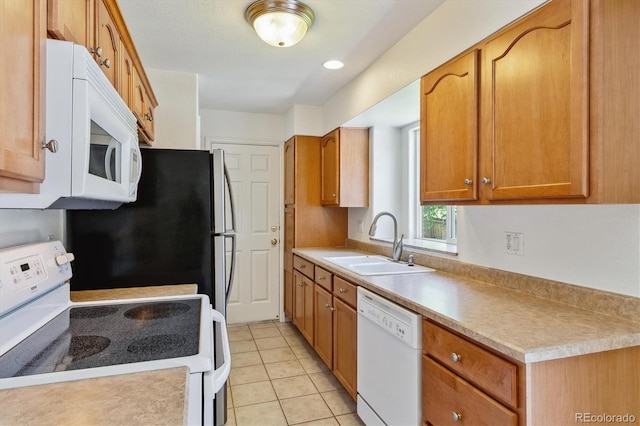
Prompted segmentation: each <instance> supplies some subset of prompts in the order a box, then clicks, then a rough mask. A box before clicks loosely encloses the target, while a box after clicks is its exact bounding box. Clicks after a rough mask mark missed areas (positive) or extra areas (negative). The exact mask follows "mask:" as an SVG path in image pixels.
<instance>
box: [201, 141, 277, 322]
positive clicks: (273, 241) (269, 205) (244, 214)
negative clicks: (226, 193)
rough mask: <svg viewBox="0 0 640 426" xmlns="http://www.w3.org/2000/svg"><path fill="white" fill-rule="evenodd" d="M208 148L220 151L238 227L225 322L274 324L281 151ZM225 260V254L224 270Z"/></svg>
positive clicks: (230, 146) (229, 146) (254, 147)
mask: <svg viewBox="0 0 640 426" xmlns="http://www.w3.org/2000/svg"><path fill="white" fill-rule="evenodd" d="M211 147H212V148H220V149H223V150H224V156H225V162H226V165H227V169H228V171H229V177H230V179H231V187H232V190H233V196H234V201H235V208H236V226H237V228H238V229H236V232H237V237H236V239H237V247H236V268H235V277H234V282H233V288H232V291H231V295H230V296H229V304H228V306H227V322H229V323H241V322H250V321H262V320H268V319H276V318H278V317H279V314H280V239H279V235H280V214H279V206H280V202H279V200H280V148H279V147H277V146H259V145H236V144H215V143H214V144H212V146H211ZM230 223H231V220H230V216H229V212H228V213H227V224H228V225H229V224H230ZM230 246H231V244H227V250H230V249H231V247H230ZM230 261H231V254H230V253H229V252H228V253H227V265H229V264H230Z"/></svg>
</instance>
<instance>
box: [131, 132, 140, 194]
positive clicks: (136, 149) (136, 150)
mask: <svg viewBox="0 0 640 426" xmlns="http://www.w3.org/2000/svg"><path fill="white" fill-rule="evenodd" d="M133 147H134V150H133V152H132V153H131V157H132V158H133V156H136V157H137V159H138V161H136V178H135V180H134V181H133V182H131V184H130V185H129V194H133V193H134V191H135V190H136V188H137V187H138V184H139V183H140V178H141V177H142V152H140V148H139V147H138V144H137V143H136V144H134V145H133Z"/></svg>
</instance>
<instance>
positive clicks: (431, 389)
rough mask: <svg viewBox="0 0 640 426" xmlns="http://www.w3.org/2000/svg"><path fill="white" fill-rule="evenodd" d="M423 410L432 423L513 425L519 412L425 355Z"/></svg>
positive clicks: (514, 425) (423, 367)
mask: <svg viewBox="0 0 640 426" xmlns="http://www.w3.org/2000/svg"><path fill="white" fill-rule="evenodd" d="M422 388H423V389H422V410H423V417H424V419H425V421H427V422H428V423H430V424H433V425H442V424H454V423H458V424H469V425H512V426H516V425H517V424H518V415H517V414H516V413H514V412H513V411H511V410H509V409H507V408H506V407H504V406H503V405H502V404H500V403H498V402H497V401H495V400H494V399H493V398H491V397H490V396H488V395H487V394H485V393H484V392H482V391H480V390H478V389H477V388H476V387H475V386H473V385H472V384H470V383H468V382H467V381H465V380H463V379H461V378H460V377H459V376H457V375H456V374H454V373H452V372H451V371H449V370H448V369H446V368H445V367H443V366H441V365H440V364H438V363H437V362H435V361H434V360H432V359H431V358H429V357H427V356H426V355H423V356H422Z"/></svg>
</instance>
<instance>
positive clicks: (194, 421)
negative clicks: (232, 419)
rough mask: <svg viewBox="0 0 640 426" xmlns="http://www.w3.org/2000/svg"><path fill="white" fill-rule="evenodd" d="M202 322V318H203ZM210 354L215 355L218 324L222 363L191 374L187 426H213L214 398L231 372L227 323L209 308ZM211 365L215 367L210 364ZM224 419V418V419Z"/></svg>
mask: <svg viewBox="0 0 640 426" xmlns="http://www.w3.org/2000/svg"><path fill="white" fill-rule="evenodd" d="M203 320H204V318H203ZM208 322H209V324H211V331H210V332H211V353H212V354H213V353H215V347H214V346H215V339H214V338H213V330H214V324H213V323H214V322H218V323H220V329H221V330H222V333H221V334H222V336H221V337H222V339H221V340H222V352H223V354H224V361H223V363H222V365H221V366H220V367H218V368H215V369H214V368H211V369H210V370H209V371H205V372H204V373H197V374H192V375H191V376H190V377H189V405H188V418H187V423H188V424H189V425H214V419H215V413H214V406H215V397H216V393H218V392H219V391H220V389H222V387H223V386H224V385H225V383H226V382H227V379H228V378H229V373H230V371H231V351H230V350H229V336H228V335H227V323H226V321H225V318H224V315H222V314H221V313H220V312H218V311H216V310H215V309H213V307H211V318H210V320H209V321H208ZM212 365H215V364H214V363H212ZM225 418H226V417H225Z"/></svg>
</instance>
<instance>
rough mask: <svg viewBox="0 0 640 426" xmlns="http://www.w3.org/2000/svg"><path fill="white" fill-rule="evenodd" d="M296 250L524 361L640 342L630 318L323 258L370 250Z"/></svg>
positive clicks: (449, 278) (455, 279)
mask: <svg viewBox="0 0 640 426" xmlns="http://www.w3.org/2000/svg"><path fill="white" fill-rule="evenodd" d="M293 253H294V254H296V255H298V256H300V257H302V258H304V259H307V260H309V261H311V262H313V263H315V264H316V265H318V266H320V267H322V268H324V269H326V270H328V271H330V272H332V273H334V274H337V275H339V276H341V277H343V278H346V279H348V280H349V281H352V282H354V283H356V284H358V285H360V286H362V287H364V288H367V289H369V290H371V291H373V292H375V293H377V294H379V295H381V296H383V297H385V298H387V299H389V300H391V301H394V302H396V303H398V304H399V305H402V306H404V307H406V308H408V309H410V310H412V311H414V312H417V313H419V314H421V315H423V316H424V317H426V318H429V319H432V320H434V321H435V322H437V323H439V324H442V325H444V326H446V327H448V328H450V329H452V330H455V331H457V332H459V333H461V334H463V335H465V336H467V337H469V338H471V339H473V340H475V341H477V342H479V343H482V344H484V345H486V346H488V347H490V348H492V349H495V350H497V351H499V352H501V353H503V354H505V355H507V356H509V357H511V358H513V359H516V360H518V361H521V362H524V363H530V362H539V361H547V360H552V359H558V358H565V357H571V356H578V355H584V354H589V353H594V352H603V351H608V350H613V349H620V348H626V347H632V346H638V345H640V323H637V322H632V321H629V320H626V319H621V318H618V317H614V316H609V315H605V314H600V313H595V312H591V311H588V310H584V309H579V308H576V307H572V306H569V305H566V304H562V303H559V302H556V301H553V300H549V299H543V298H540V297H535V296H532V295H529V294H526V293H521V292H518V291H514V290H510V289H506V288H503V287H498V286H495V285H492V284H490V283H485V282H481V281H477V280H473V279H470V278H466V277H463V276H459V275H453V274H449V273H443V272H438V271H435V272H425V273H416V274H400V275H378V276H361V275H357V274H355V273H353V272H350V271H349V270H347V269H344V268H341V267H339V266H337V265H335V264H334V263H331V262H329V261H326V260H324V259H323V258H324V257H329V256H349V255H358V254H360V255H361V254H371V253H364V252H360V251H355V250H352V249H340V248H298V249H294V250H293ZM639 305H640V301H639Z"/></svg>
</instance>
